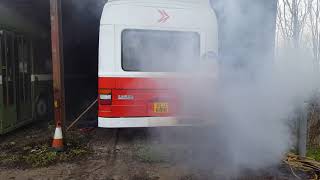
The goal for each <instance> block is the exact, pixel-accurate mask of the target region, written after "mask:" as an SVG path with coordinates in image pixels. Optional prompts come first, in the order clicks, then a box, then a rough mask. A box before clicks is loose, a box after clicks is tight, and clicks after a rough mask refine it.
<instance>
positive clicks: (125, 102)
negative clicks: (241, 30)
mask: <svg viewBox="0 0 320 180" xmlns="http://www.w3.org/2000/svg"><path fill="white" fill-rule="evenodd" d="M99 37H100V38H99V65H98V104H99V105H98V127H102V128H132V127H161V126H178V125H183V124H185V122H181V121H180V120H179V109H180V107H179V106H180V105H179V98H178V95H177V94H176V93H175V91H174V90H173V89H172V86H171V84H172V82H174V79H176V78H177V77H178V76H179V74H183V72H180V68H181V67H182V66H183V67H184V68H186V69H188V68H192V66H193V63H198V62H199V63H200V61H205V60H206V59H207V58H204V57H207V56H211V57H214V56H217V54H218V24H217V17H216V14H215V12H214V11H213V9H212V8H211V4H210V0H174V1H172V0H134V1H133V0H109V1H108V3H106V5H105V7H104V10H103V13H102V17H101V21H100V35H99Z"/></svg>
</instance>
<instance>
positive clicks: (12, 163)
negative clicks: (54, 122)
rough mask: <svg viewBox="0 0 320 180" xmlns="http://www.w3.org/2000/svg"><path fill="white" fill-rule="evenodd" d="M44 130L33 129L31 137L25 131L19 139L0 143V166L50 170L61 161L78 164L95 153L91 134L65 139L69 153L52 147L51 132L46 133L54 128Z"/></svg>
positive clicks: (78, 134) (79, 134)
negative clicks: (89, 135)
mask: <svg viewBox="0 0 320 180" xmlns="http://www.w3.org/2000/svg"><path fill="white" fill-rule="evenodd" d="M42 128H43V129H42V130H35V129H33V127H31V128H30V129H29V130H30V131H29V132H30V134H28V135H26V134H25V132H24V131H22V132H21V134H20V135H18V136H16V137H15V138H12V137H10V135H8V137H7V139H5V140H4V141H3V142H1V144H0V167H2V168H22V169H27V168H35V167H47V166H49V165H54V164H56V163H58V162H59V163H60V162H72V161H76V160H77V159H79V158H80V157H81V158H84V157H87V156H88V155H89V154H90V153H91V150H90V147H88V146H86V144H87V142H88V140H89V137H88V135H83V134H81V133H78V132H71V133H69V134H68V137H67V138H65V151H63V152H57V151H54V150H53V149H52V148H51V142H52V136H51V135H50V134H51V133H46V132H49V130H50V128H49V129H48V128H44V127H42ZM23 135H26V136H23Z"/></svg>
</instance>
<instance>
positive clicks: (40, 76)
mask: <svg viewBox="0 0 320 180" xmlns="http://www.w3.org/2000/svg"><path fill="white" fill-rule="evenodd" d="M36 79H38V81H51V80H52V75H51V74H31V82H34V81H35V80H36Z"/></svg>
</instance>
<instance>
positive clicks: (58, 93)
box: [50, 0, 65, 127]
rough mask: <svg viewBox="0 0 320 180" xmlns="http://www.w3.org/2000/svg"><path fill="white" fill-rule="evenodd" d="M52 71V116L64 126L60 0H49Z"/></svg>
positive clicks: (58, 123)
mask: <svg viewBox="0 0 320 180" xmlns="http://www.w3.org/2000/svg"><path fill="white" fill-rule="evenodd" d="M50 19H51V46H52V73H53V93H54V118H55V122H56V125H57V126H61V127H64V126H63V124H64V122H65V100H64V78H63V75H64V72H63V69H64V68H63V52H62V28H61V0H50Z"/></svg>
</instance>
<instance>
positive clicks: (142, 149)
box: [135, 145, 170, 163]
mask: <svg viewBox="0 0 320 180" xmlns="http://www.w3.org/2000/svg"><path fill="white" fill-rule="evenodd" d="M135 156H136V158H137V159H138V160H139V161H141V162H145V163H166V162H169V160H170V153H169V152H168V151H166V150H164V149H162V148H159V147H158V148H157V147H156V146H149V145H139V146H137V150H136V154H135Z"/></svg>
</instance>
